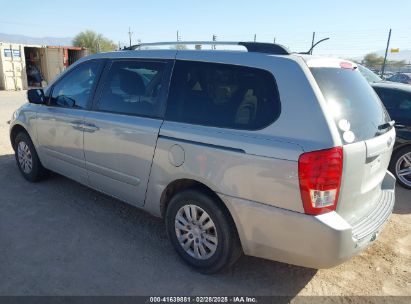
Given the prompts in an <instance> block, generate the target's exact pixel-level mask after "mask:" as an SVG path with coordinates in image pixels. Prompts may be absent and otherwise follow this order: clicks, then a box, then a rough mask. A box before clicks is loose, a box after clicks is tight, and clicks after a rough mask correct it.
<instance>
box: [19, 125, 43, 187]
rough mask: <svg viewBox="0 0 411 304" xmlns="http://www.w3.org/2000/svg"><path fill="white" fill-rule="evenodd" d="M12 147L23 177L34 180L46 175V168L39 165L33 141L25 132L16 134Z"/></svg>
mask: <svg viewBox="0 0 411 304" xmlns="http://www.w3.org/2000/svg"><path fill="white" fill-rule="evenodd" d="M14 147H15V157H16V161H17V165H18V167H19V169H20V172H21V174H22V175H23V176H24V178H25V179H27V180H28V181H30V182H36V181H39V180H41V179H42V178H44V177H45V176H46V175H47V170H46V169H45V168H44V167H43V166H42V165H41V163H40V160H39V157H38V155H37V152H36V149H35V148H34V145H33V142H32V141H31V139H30V136H28V134H27V133H25V132H20V133H18V134H17V136H16V138H15V140H14Z"/></svg>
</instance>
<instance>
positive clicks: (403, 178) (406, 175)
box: [390, 146, 411, 189]
mask: <svg viewBox="0 0 411 304" xmlns="http://www.w3.org/2000/svg"><path fill="white" fill-rule="evenodd" d="M390 171H391V172H392V173H393V174H394V175H395V177H396V179H397V182H398V183H399V184H400V185H401V186H403V187H404V188H407V189H411V146H406V147H403V148H401V149H399V150H398V151H395V152H394V154H393V156H392V158H391V163H390Z"/></svg>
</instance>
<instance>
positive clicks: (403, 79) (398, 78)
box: [387, 73, 411, 84]
mask: <svg viewBox="0 0 411 304" xmlns="http://www.w3.org/2000/svg"><path fill="white" fill-rule="evenodd" d="M387 80H388V81H392V82H400V83H405V84H411V73H397V74H395V75H393V76H391V77H389V78H387Z"/></svg>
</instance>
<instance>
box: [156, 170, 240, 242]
mask: <svg viewBox="0 0 411 304" xmlns="http://www.w3.org/2000/svg"><path fill="white" fill-rule="evenodd" d="M188 189H192V190H198V191H201V192H203V193H205V194H207V195H209V196H210V197H211V198H213V199H214V201H215V202H216V203H217V204H218V206H219V207H220V208H221V209H222V211H223V212H224V214H225V215H226V216H227V218H228V219H229V221H230V223H231V224H232V225H233V228H234V229H235V232H236V234H237V237H238V238H240V236H239V232H238V228H237V225H236V221H235V219H234V216H233V215H232V213H231V211H230V209H229V208H228V206H227V204H226V203H225V202H224V201H223V200H222V199H221V197H220V196H219V195H218V194H217V192H216V191H215V190H213V189H211V188H210V187H209V186H207V185H206V184H204V183H202V182H199V181H197V180H195V179H191V178H180V179H176V180H174V181H172V182H170V183H169V184H168V185H167V186H166V187H165V188H164V190H163V192H162V194H161V197H160V214H161V217H162V218H163V219H164V218H165V213H166V210H167V207H168V203H169V202H170V200H171V199H172V198H173V196H174V195H176V194H177V193H178V192H181V191H184V190H188Z"/></svg>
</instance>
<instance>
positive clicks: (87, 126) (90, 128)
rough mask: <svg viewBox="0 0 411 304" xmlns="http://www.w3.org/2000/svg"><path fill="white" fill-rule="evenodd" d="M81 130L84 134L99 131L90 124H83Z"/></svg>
mask: <svg viewBox="0 0 411 304" xmlns="http://www.w3.org/2000/svg"><path fill="white" fill-rule="evenodd" d="M83 130H84V132H90V133H93V132H96V131H98V130H100V128H99V127H97V126H96V125H95V124H92V123H84V124H83Z"/></svg>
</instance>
